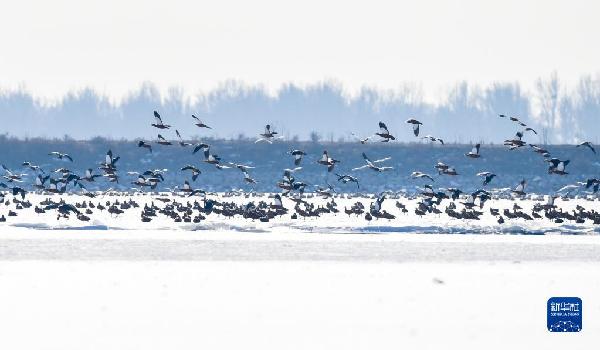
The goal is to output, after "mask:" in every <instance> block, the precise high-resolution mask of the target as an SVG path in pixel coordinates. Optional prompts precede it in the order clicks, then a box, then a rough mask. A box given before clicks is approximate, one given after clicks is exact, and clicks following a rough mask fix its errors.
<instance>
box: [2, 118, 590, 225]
mask: <svg viewBox="0 0 600 350" xmlns="http://www.w3.org/2000/svg"><path fill="white" fill-rule="evenodd" d="M499 117H500V118H506V119H508V120H509V121H510V122H514V123H515V125H516V126H517V128H518V129H519V131H517V132H516V134H515V136H514V137H512V138H510V139H507V140H505V141H504V145H505V146H507V148H508V149H509V150H514V149H517V148H520V147H525V146H529V147H530V148H531V149H532V151H533V152H535V153H537V154H539V155H540V156H541V157H542V159H544V161H545V162H547V163H548V174H550V175H558V176H563V175H566V174H568V172H567V166H568V165H569V163H570V160H568V159H560V158H557V157H554V156H552V155H551V154H550V152H548V151H547V150H545V149H544V148H543V147H541V146H538V145H535V144H530V143H527V142H526V141H525V140H524V137H525V135H526V133H528V132H531V133H534V134H537V131H536V130H534V129H533V128H531V127H528V126H527V125H526V124H525V123H524V122H523V121H521V120H520V119H519V118H517V117H514V116H506V115H503V114H500V115H499ZM154 119H155V121H154V123H151V126H152V127H154V128H156V129H158V130H160V132H161V133H166V132H167V131H168V130H169V129H171V125H168V124H166V123H164V121H163V119H162V117H161V115H160V114H159V113H158V112H157V111H154ZM192 119H193V122H194V125H195V126H197V127H198V128H201V129H212V128H211V127H210V126H208V125H207V124H205V123H204V122H203V121H202V120H201V119H200V118H198V117H196V116H195V115H192ZM406 123H407V124H409V125H411V127H412V131H413V134H414V136H415V137H417V138H419V137H420V136H419V135H420V132H421V129H422V128H423V127H424V125H423V123H422V122H420V121H419V120H416V119H414V118H411V119H408V120H406ZM378 126H379V130H377V131H376V132H374V133H373V134H372V135H370V136H367V137H358V136H357V135H355V134H353V136H354V137H355V138H356V139H357V140H358V142H360V143H361V144H366V143H369V142H391V141H394V140H396V137H395V136H394V135H393V134H392V133H391V132H390V130H389V129H388V127H387V125H386V124H385V123H384V122H379V124H378ZM175 136H176V137H177V139H178V141H170V140H168V139H167V138H165V137H164V136H163V135H162V134H160V133H158V134H157V139H156V140H155V141H154V142H152V141H144V140H141V141H137V146H138V147H139V148H141V149H144V150H146V151H147V152H152V151H153V147H177V145H179V146H180V147H184V148H186V147H189V149H190V152H191V153H192V154H197V153H198V152H200V154H202V156H203V159H201V161H202V162H203V163H206V164H208V165H211V166H214V167H215V168H216V169H219V170H225V169H237V170H239V171H240V172H241V173H242V175H243V181H245V182H246V183H247V184H249V185H253V184H256V183H257V181H256V180H255V179H254V178H253V177H252V174H251V173H252V169H254V167H253V166H250V165H246V164H238V163H233V162H227V161H225V160H223V159H222V158H221V157H220V156H219V155H217V154H215V153H213V152H212V149H211V145H209V144H207V143H204V142H197V143H192V142H188V141H185V140H184V139H183V137H182V136H181V134H180V132H179V130H175ZM281 138H282V137H281V136H280V135H279V133H278V132H277V131H275V130H274V128H273V127H272V126H271V125H266V126H265V128H264V131H263V132H262V133H260V134H259V135H258V138H257V139H256V142H257V143H259V142H265V143H269V144H272V143H273V142H274V141H276V140H278V139H281ZM420 138H421V139H424V140H428V141H430V142H432V143H438V142H439V144H440V145H444V140H442V139H441V138H439V137H435V136H432V135H425V136H421V137H420ZM576 147H584V148H587V149H589V151H591V152H593V153H594V154H595V153H596V150H595V149H594V147H593V145H592V144H591V143H590V142H582V143H581V144H578V145H576ZM484 154H485V148H482V147H481V144H476V145H474V146H473V147H472V149H470V150H469V151H468V152H466V153H465V154H464V156H465V157H467V158H469V159H473V161H476V159H478V158H481V157H482V156H484ZM48 156H49V157H52V158H55V159H57V160H59V161H62V162H63V163H62V164H65V163H72V162H73V157H71V156H70V155H69V154H67V153H62V152H58V151H54V152H50V153H49V154H48ZM287 156H290V158H291V159H290V161H291V163H292V162H293V167H290V168H287V169H283V170H282V171H283V176H282V178H281V179H280V180H279V181H277V186H278V188H280V189H281V193H279V194H273V195H270V198H272V201H271V203H267V202H265V201H264V200H260V201H259V202H258V203H255V202H254V201H250V202H247V203H244V204H239V203H237V202H235V201H226V200H223V201H218V200H214V199H208V198H207V192H206V191H204V190H203V189H201V188H193V186H192V184H191V183H190V181H189V180H184V181H183V184H182V186H181V187H179V186H176V187H175V188H172V189H168V190H169V191H170V192H172V193H173V194H176V195H179V196H180V197H181V198H186V197H187V198H189V199H188V200H187V201H185V200H183V201H179V200H177V199H176V198H177V197H174V198H173V199H170V198H163V197H157V202H162V203H164V206H163V207H160V206H157V205H156V204H155V203H154V201H152V202H151V203H150V204H148V203H146V204H145V205H144V207H143V209H142V211H141V215H140V216H141V221H143V222H149V221H151V220H152V218H153V217H155V216H157V215H158V214H164V215H165V216H167V217H169V218H171V219H173V220H174V221H175V222H181V221H183V222H195V223H197V222H200V221H202V220H204V219H205V218H206V215H209V214H217V215H223V216H226V217H229V216H236V215H239V216H242V217H244V218H248V219H252V220H254V219H257V220H261V221H269V220H271V219H273V218H275V217H277V216H282V215H287V214H288V213H289V211H290V208H286V206H285V205H284V202H283V198H287V199H288V200H289V201H291V202H293V203H294V206H293V213H292V214H291V218H292V219H297V218H298V217H315V216H316V217H318V216H321V215H324V214H328V213H338V212H339V210H338V209H337V202H336V201H335V199H336V198H340V197H344V194H343V193H338V192H337V191H336V189H335V187H334V186H332V185H331V184H329V183H326V186H316V189H315V191H314V193H311V191H307V188H309V187H311V186H309V184H307V183H306V182H303V181H300V180H298V179H296V176H297V175H296V173H298V172H299V171H301V170H302V169H303V167H304V166H305V164H304V163H305V162H306V160H304V159H305V157H306V156H307V153H306V152H305V151H303V150H300V149H294V150H290V151H289V152H288V153H287ZM119 159H120V157H119V156H114V155H113V153H112V151H111V150H108V152H107V153H106V155H105V156H104V160H103V161H102V162H100V164H99V165H98V166H97V169H94V168H88V169H86V170H85V171H84V172H83V174H82V175H77V174H76V172H75V171H73V170H71V169H69V168H67V167H58V168H56V169H54V170H52V171H48V173H47V172H46V170H44V169H42V167H41V166H39V165H35V164H33V163H32V162H29V161H25V162H23V163H22V166H23V168H27V169H29V171H31V172H34V173H35V174H36V177H35V179H34V181H33V183H32V184H31V187H30V188H27V189H26V186H23V185H22V183H24V182H25V179H26V176H27V175H28V174H27V173H20V172H18V171H14V170H12V169H10V168H8V167H7V166H5V165H2V167H3V169H4V172H5V174H4V175H3V179H4V180H5V181H4V182H0V188H2V189H3V190H2V191H0V202H2V203H4V204H5V205H7V206H9V205H11V204H12V205H15V209H18V210H21V209H26V208H31V207H32V203H31V202H29V201H28V200H27V198H26V197H27V194H28V193H29V192H37V193H40V194H58V195H61V194H65V193H67V188H68V187H69V186H71V187H72V188H75V189H80V190H81V192H80V194H81V195H84V196H86V197H88V199H85V200H83V201H81V202H77V203H75V204H68V203H66V201H65V199H64V198H63V197H61V196H59V200H58V201H54V200H52V199H51V198H50V197H48V198H47V199H46V200H45V201H44V202H41V203H40V204H38V205H36V206H35V208H34V210H35V212H36V213H38V214H41V213H45V212H47V211H52V210H56V211H57V212H58V215H57V219H60V218H68V217H69V215H71V214H75V216H76V217H77V218H78V219H79V220H82V221H88V220H89V219H90V217H89V215H91V214H92V213H93V212H94V210H100V211H102V210H104V209H106V210H107V212H109V213H111V214H114V215H119V214H121V213H123V212H124V211H126V210H128V209H131V208H139V207H140V205H139V204H138V203H137V202H136V201H134V200H133V199H131V198H130V199H129V200H122V201H119V200H118V199H117V200H115V201H112V202H111V201H106V202H105V203H104V204H102V203H101V202H96V203H95V204H94V203H93V200H97V199H98V198H97V197H98V196H105V195H108V194H113V195H114V193H115V192H114V191H113V190H112V189H109V190H107V191H104V192H101V191H88V190H87V188H86V186H85V184H86V183H93V182H96V181H98V180H99V179H105V180H106V181H107V182H109V183H111V182H119V181H122V180H121V179H122V175H121V173H120V172H119V170H118V167H117V163H118V161H119ZM362 159H363V161H364V165H362V166H359V167H355V168H352V169H351V171H350V172H349V173H342V172H339V171H336V166H338V164H339V163H340V161H339V160H337V159H335V158H334V157H333V156H332V155H331V154H330V153H329V152H328V151H327V150H324V151H323V153H322V155H321V156H320V157H319V158H318V159H317V160H316V164H315V166H322V167H323V168H324V169H325V170H324V171H326V173H333V174H334V175H335V176H336V179H337V181H338V183H339V184H340V185H346V184H349V183H352V184H354V185H355V186H356V188H357V189H359V188H360V181H359V178H358V176H357V175H355V173H356V172H358V171H361V170H372V171H374V172H376V173H384V172H386V171H389V170H392V169H393V167H392V166H385V165H384V164H385V162H386V161H388V160H390V159H391V157H384V158H381V159H371V158H369V156H368V155H367V154H366V153H365V152H362ZM291 163H290V164H291ZM338 167H339V166H338ZM434 169H435V170H436V171H437V173H438V175H440V176H457V175H459V173H458V172H457V170H456V169H455V167H454V166H452V165H449V164H445V163H443V162H437V164H435V165H434ZM179 170H180V171H181V172H183V173H189V174H190V175H191V177H190V179H191V182H192V183H195V182H196V180H197V179H198V178H199V176H200V175H201V174H202V171H201V169H200V168H199V166H196V165H193V164H185V165H183V166H182V167H181V168H180V169H179ZM97 171H99V172H98V173H97ZM166 171H168V169H149V170H144V171H127V172H126V175H127V176H132V177H133V178H134V179H133V181H130V184H131V185H132V186H134V189H135V190H136V191H137V192H140V193H145V194H148V193H151V192H144V189H147V190H150V191H156V190H157V187H158V186H159V184H161V183H162V182H164V176H163V174H164V173H165V172H166ZM474 175H476V176H478V177H481V178H482V185H481V188H480V189H478V190H476V191H474V192H472V193H463V192H462V191H461V190H460V189H458V188H441V189H440V188H438V189H435V188H434V187H433V186H432V184H433V183H434V182H435V179H434V177H433V176H431V175H430V174H428V173H426V172H422V171H414V172H412V174H411V177H412V178H414V179H423V180H425V181H429V182H430V183H429V184H425V185H424V186H423V187H422V188H421V189H420V192H419V193H418V195H417V197H418V202H417V205H416V208H415V209H414V212H415V214H417V215H419V216H423V215H427V214H436V215H441V214H446V215H448V216H449V217H452V218H457V219H465V220H468V219H474V220H478V219H479V217H480V216H481V215H482V214H483V212H482V211H480V210H481V209H483V208H484V203H486V202H487V201H488V200H490V199H492V197H493V196H501V195H505V196H510V197H511V198H515V197H524V196H525V195H526V194H527V192H526V187H527V181H526V180H525V179H523V180H521V181H520V182H519V183H518V184H516V185H515V187H514V188H510V189H500V190H498V189H493V190H492V189H490V190H486V189H487V188H488V186H489V185H490V184H491V183H492V182H493V180H494V178H496V177H497V176H498V175H497V174H495V173H493V172H489V171H482V172H478V173H476V174H474ZM579 187H585V188H586V189H590V190H591V192H590V193H593V194H595V193H597V192H598V190H599V187H600V179H597V178H590V179H587V180H586V181H584V182H578V183H576V184H573V185H568V186H565V187H564V188H562V189H560V190H559V191H558V192H561V191H569V190H573V189H575V188H579ZM11 193H12V196H13V198H12V203H11V201H9V200H7V199H6V198H5V196H6V195H8V194H11ZM121 195H129V194H127V193H126V194H121ZM245 196H246V197H249V196H250V194H249V193H246V194H245ZM252 196H259V197H261V196H265V194H257V193H253V194H252ZM314 196H318V197H321V198H324V199H326V201H325V202H324V203H325V204H322V205H315V203H310V202H309V201H307V199H308V198H312V197H314ZM346 196H347V197H348V198H370V199H372V202H371V203H370V204H368V209H367V208H366V207H367V206H366V205H364V204H363V203H362V202H361V201H356V202H355V203H353V204H352V205H351V206H350V207H349V208H348V207H346V208H344V212H345V213H346V214H348V215H349V216H352V215H357V216H363V217H364V219H365V220H369V221H370V220H372V219H373V218H383V219H390V220H391V219H394V218H395V217H396V216H395V215H394V214H392V213H390V212H388V211H386V210H384V209H383V208H382V204H383V202H384V200H385V199H386V198H392V199H393V198H396V199H400V198H401V197H399V196H398V195H397V194H393V193H391V192H383V193H381V194H378V195H370V196H369V195H367V196H365V195H354V197H353V196H352V195H350V194H346ZM361 196H362V197H361ZM193 197H200V199H198V198H193ZM225 198H227V196H223V199H225ZM555 198H557V196H555V195H550V196H549V197H548V201H547V202H546V203H545V204H543V205H541V204H536V206H534V207H533V208H532V211H531V213H530V214H529V213H526V212H523V211H521V209H522V208H520V207H519V206H518V205H517V204H516V203H515V205H514V206H513V208H512V210H509V209H505V210H504V211H501V210H500V209H499V208H490V214H491V215H493V216H494V217H497V222H498V223H500V224H502V223H504V222H505V220H507V219H525V220H534V219H542V218H544V217H545V218H547V219H550V220H552V221H554V222H557V223H561V222H563V221H564V220H571V221H575V222H578V223H581V222H585V220H591V221H592V222H593V223H594V224H600V214H599V213H597V212H595V211H594V210H591V211H588V210H586V209H585V208H583V207H580V206H578V207H577V210H575V211H573V212H563V211H562V210H561V209H560V208H557V206H556V205H555V204H554V199H555ZM192 200H193V201H192ZM445 200H446V201H450V203H449V204H448V205H447V206H446V207H445V208H444V210H442V207H441V204H442V203H443V201H445ZM461 200H464V201H462V202H461ZM184 202H185V203H184ZM476 203H477V204H476ZM458 205H461V207H462V208H461V210H459V209H458ZM396 208H397V209H399V210H400V212H401V213H407V212H408V209H407V208H406V205H405V204H403V203H401V202H400V201H399V200H397V201H396ZM542 211H543V212H544V215H541V214H540V213H541V212H542ZM16 215H17V212H16V211H13V210H9V213H8V216H16ZM0 221H6V217H5V216H4V215H2V216H1V217H0Z"/></svg>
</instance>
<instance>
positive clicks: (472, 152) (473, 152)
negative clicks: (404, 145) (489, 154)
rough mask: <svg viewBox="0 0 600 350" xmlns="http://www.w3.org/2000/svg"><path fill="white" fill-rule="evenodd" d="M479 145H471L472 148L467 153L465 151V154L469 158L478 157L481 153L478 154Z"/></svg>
mask: <svg viewBox="0 0 600 350" xmlns="http://www.w3.org/2000/svg"><path fill="white" fill-rule="evenodd" d="M480 147H481V144H479V143H478V144H476V145H475V147H473V149H471V150H470V151H469V153H466V154H465V156H467V157H469V158H479V157H481V155H480V154H479V148H480Z"/></svg>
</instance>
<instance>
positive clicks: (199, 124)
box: [192, 114, 212, 129]
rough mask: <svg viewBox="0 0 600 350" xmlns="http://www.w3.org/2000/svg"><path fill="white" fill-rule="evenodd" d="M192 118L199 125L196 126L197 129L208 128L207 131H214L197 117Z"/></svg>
mask: <svg viewBox="0 0 600 350" xmlns="http://www.w3.org/2000/svg"><path fill="white" fill-rule="evenodd" d="M192 118H194V119H196V121H197V123H196V124H195V125H196V126H197V127H199V128H207V129H212V128H211V127H210V126H208V125H206V124H204V123H203V122H202V120H200V118H198V117H196V116H195V115H193V114H192Z"/></svg>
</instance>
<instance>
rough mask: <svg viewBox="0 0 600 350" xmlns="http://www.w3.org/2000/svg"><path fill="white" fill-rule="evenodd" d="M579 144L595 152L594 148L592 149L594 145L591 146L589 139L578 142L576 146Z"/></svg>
mask: <svg viewBox="0 0 600 350" xmlns="http://www.w3.org/2000/svg"><path fill="white" fill-rule="evenodd" d="M581 146H584V147H587V148H589V149H590V150H591V151H592V152H594V154H596V150H595V149H594V146H592V143H591V142H590V141H585V142H582V143H580V144H578V145H577V146H576V147H581Z"/></svg>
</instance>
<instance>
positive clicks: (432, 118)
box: [0, 73, 600, 144]
mask: <svg viewBox="0 0 600 350" xmlns="http://www.w3.org/2000/svg"><path fill="white" fill-rule="evenodd" d="M153 110H158V111H159V112H160V113H161V115H162V116H163V120H164V121H165V123H167V124H171V125H172V126H173V127H172V129H170V130H165V131H164V132H162V134H163V136H165V137H167V138H171V139H175V129H178V130H179V132H180V133H181V134H182V136H183V138H185V139H203V140H204V139H231V140H250V139H253V138H254V137H255V135H258V134H259V133H260V132H261V131H262V129H263V127H264V125H265V124H271V125H273V127H274V128H275V129H276V130H277V131H278V132H279V133H280V134H281V135H282V136H284V137H285V138H286V139H287V140H296V141H313V142H321V141H326V142H334V141H335V142H339V141H353V140H354V139H355V138H354V137H353V136H351V134H352V133H355V134H356V136H357V137H366V136H369V135H371V134H372V133H374V132H375V131H377V129H378V127H377V122H378V121H380V120H381V121H384V122H385V123H386V124H387V126H388V128H389V129H390V131H391V132H392V133H393V134H394V135H395V136H396V137H397V139H398V141H401V142H415V141H419V139H416V138H415V137H414V136H413V135H412V129H411V128H410V126H408V125H407V124H405V120H406V119H408V118H409V117H414V118H417V119H419V120H421V121H422V122H423V123H424V126H423V127H422V129H421V133H422V134H423V135H427V134H430V135H433V136H436V137H440V138H442V139H444V140H445V141H446V142H450V143H452V142H459V143H469V142H485V143H501V142H502V141H503V140H505V139H507V138H511V137H513V136H514V134H515V133H516V131H518V127H517V126H516V125H515V123H511V122H509V121H508V120H506V119H501V118H498V114H499V113H503V114H506V115H514V116H518V117H519V118H520V119H522V120H523V121H524V122H526V123H527V124H528V125H529V126H531V127H533V128H534V129H536V131H537V132H538V135H537V136H536V135H528V141H529V142H532V143H552V144H562V143H574V142H579V141H582V140H589V141H592V142H594V143H600V140H599V139H600V78H599V77H591V76H587V77H583V78H581V79H580V80H579V82H578V84H577V85H576V87H575V88H573V89H566V88H565V87H564V86H563V84H562V82H561V81H560V79H559V78H558V76H557V74H556V73H553V74H551V75H550V76H549V77H547V78H541V79H539V80H538V81H537V82H536V84H535V89H534V91H530V92H527V93H526V92H524V91H523V90H522V89H521V87H520V85H519V84H517V83H504V82H502V83H495V84H492V85H490V86H487V87H478V86H474V85H469V84H468V83H466V82H461V83H458V84H456V86H455V87H454V88H452V89H451V90H450V91H449V93H448V95H447V96H446V98H445V99H443V102H441V103H439V104H431V103H427V102H425V101H424V99H423V97H422V95H421V94H420V93H419V90H418V89H416V88H414V87H411V86H410V85H405V86H403V87H401V88H399V89H398V90H394V91H382V90H376V89H369V88H364V89H362V90H361V91H360V92H359V93H358V94H357V95H356V96H354V97H352V98H348V97H347V96H346V95H345V93H344V91H343V88H342V86H340V85H339V84H336V83H322V84H315V85H312V86H308V87H306V88H300V87H298V86H295V85H287V86H284V87H283V88H282V89H281V90H280V91H279V93H278V94H277V95H276V96H271V95H269V94H268V93H267V92H266V91H264V90H263V89H261V88H258V87H249V86H245V85H243V84H239V83H235V82H229V83H227V84H224V85H223V86H221V87H220V88H218V89H216V90H213V91H211V92H209V93H207V94H203V95H198V96H194V97H193V98H191V99H187V98H184V94H183V91H182V90H181V89H179V88H172V89H170V90H169V92H168V93H167V94H166V96H161V94H160V93H159V91H158V89H157V88H156V86H154V85H153V84H151V83H145V84H143V85H142V86H141V87H140V88H139V89H138V90H136V91H133V92H132V93H130V94H129V95H128V96H126V97H125V98H123V100H122V101H121V102H120V103H118V104H114V103H111V101H110V100H109V99H108V98H107V97H106V96H103V95H102V94H100V93H98V92H96V91H93V90H91V89H82V90H80V91H77V92H72V93H69V94H68V95H66V96H65V97H64V98H63V99H62V100H60V101H58V102H57V103H54V104H44V103H41V102H40V101H38V100H36V99H35V98H34V97H33V96H32V95H31V94H30V93H28V92H27V91H23V90H18V91H4V92H2V93H0V120H1V121H2V124H1V126H0V133H3V134H7V135H9V136H13V137H18V138H20V139H24V138H38V137H39V138H50V139H52V138H65V137H66V138H72V139H76V140H83V139H92V138H94V137H97V136H102V137H104V138H108V139H112V140H119V139H127V140H133V139H150V140H152V139H154V138H156V136H157V133H158V132H157V130H156V129H154V128H152V127H151V126H150V123H151V122H152V121H153V117H152V111H153ZM191 114H195V115H196V116H198V117H200V118H201V119H203V121H204V122H205V123H206V124H208V125H210V126H211V127H212V128H213V129H211V130H209V129H202V130H200V129H199V128H196V127H195V126H194V124H193V120H192V118H191Z"/></svg>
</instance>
